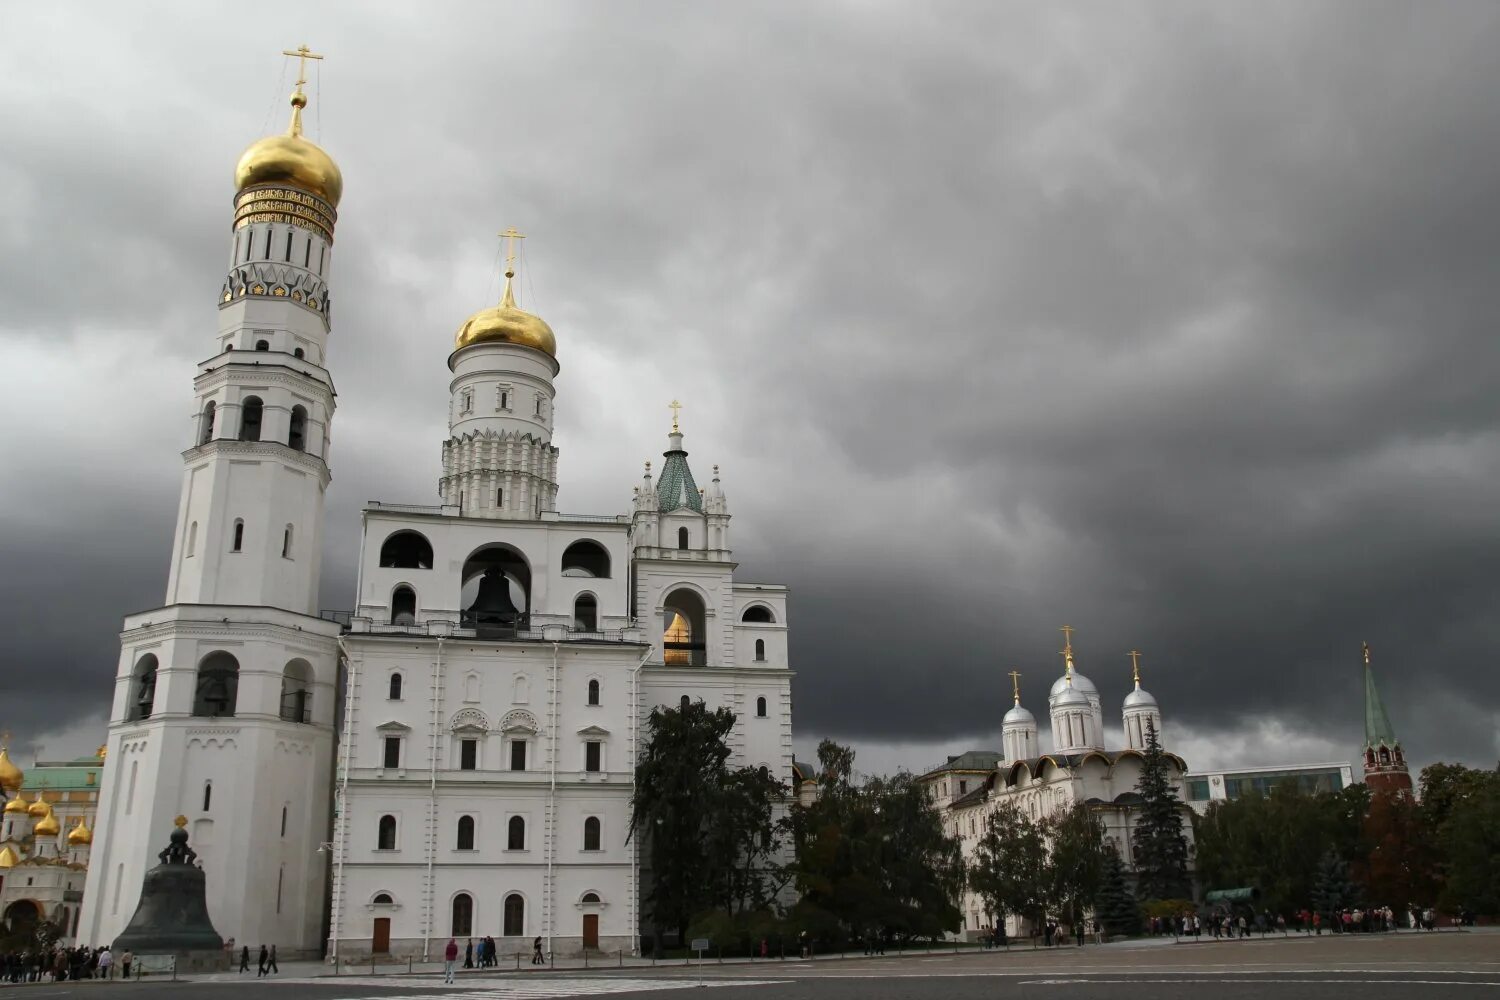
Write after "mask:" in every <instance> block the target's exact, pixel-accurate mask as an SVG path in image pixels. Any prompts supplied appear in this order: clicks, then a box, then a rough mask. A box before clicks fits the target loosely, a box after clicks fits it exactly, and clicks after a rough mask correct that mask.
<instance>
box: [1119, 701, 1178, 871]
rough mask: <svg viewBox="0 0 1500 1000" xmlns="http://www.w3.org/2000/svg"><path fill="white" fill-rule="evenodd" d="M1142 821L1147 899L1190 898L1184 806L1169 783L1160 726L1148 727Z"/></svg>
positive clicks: (1139, 850)
mask: <svg viewBox="0 0 1500 1000" xmlns="http://www.w3.org/2000/svg"><path fill="white" fill-rule="evenodd" d="M1136 791H1137V792H1139V793H1140V796H1141V820H1140V823H1139V824H1138V825H1137V826H1136V828H1135V834H1134V837H1133V841H1132V842H1133V844H1134V847H1135V871H1136V885H1137V887H1138V890H1139V893H1140V895H1141V897H1142V898H1144V899H1185V898H1187V897H1188V896H1189V895H1190V889H1189V886H1188V877H1187V856H1188V847H1187V837H1186V836H1184V835H1183V832H1182V803H1181V802H1180V801H1179V800H1178V798H1177V790H1176V789H1174V788H1173V787H1172V785H1171V782H1169V781H1168V780H1167V755H1166V754H1165V753H1163V752H1162V748H1161V740H1160V739H1158V738H1157V735H1156V727H1155V726H1154V725H1151V724H1150V723H1149V722H1148V723H1147V726H1146V753H1145V759H1144V760H1143V761H1142V762H1141V779H1140V782H1139V784H1137V785H1136Z"/></svg>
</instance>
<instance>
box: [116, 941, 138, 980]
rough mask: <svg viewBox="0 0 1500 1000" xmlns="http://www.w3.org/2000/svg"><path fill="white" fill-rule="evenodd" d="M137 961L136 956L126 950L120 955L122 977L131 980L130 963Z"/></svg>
mask: <svg viewBox="0 0 1500 1000" xmlns="http://www.w3.org/2000/svg"><path fill="white" fill-rule="evenodd" d="M134 961H135V956H134V955H132V954H131V953H130V949H129V948H126V949H125V950H124V951H123V952H121V953H120V975H121V976H123V977H124V978H126V979H129V978H130V963H131V962H134Z"/></svg>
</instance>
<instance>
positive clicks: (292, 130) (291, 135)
mask: <svg viewBox="0 0 1500 1000" xmlns="http://www.w3.org/2000/svg"><path fill="white" fill-rule="evenodd" d="M284 54H285V55H289V56H295V57H297V60H298V71H297V84H296V88H295V89H294V90H293V91H292V96H291V105H292V117H291V122H290V123H289V124H288V125H287V130H286V131H285V132H283V133H282V134H280V135H271V136H267V137H266V138H264V139H260V140H258V141H256V142H253V143H251V144H250V148H249V149H246V150H245V152H244V153H242V154H241V155H240V159H239V162H238V163H237V164H236V165H235V168H234V233H235V241H234V250H233V260H232V262H231V265H230V267H231V273H230V275H229V278H228V279H227V280H226V282H225V285H224V288H223V290H222V293H221V306H223V305H228V304H230V303H231V302H234V301H235V300H237V299H240V298H245V297H265V298H286V299H290V300H291V301H293V302H295V303H297V304H298V305H300V306H303V307H305V308H307V309H308V310H310V311H312V312H315V313H320V314H323V315H324V316H325V318H326V313H327V309H328V296H327V290H326V285H325V283H324V280H323V279H324V278H325V276H326V274H327V268H328V264H329V260H328V256H329V250H330V249H331V248H332V246H333V230H334V224H335V223H336V222H337V220H338V204H339V199H340V198H341V197H343V194H344V175H343V174H342V173H341V172H340V171H339V167H338V164H337V163H334V162H333V157H331V156H329V155H328V154H327V153H326V152H324V150H323V148H322V147H321V146H319V145H318V144H317V143H315V142H313V141H312V140H311V139H309V138H307V136H306V135H305V134H303V128H302V114H303V111H304V109H306V108H307V106H308V97H307V93H306V92H305V91H304V90H303V87H304V86H305V85H306V84H307V63H308V60H314V61H315V62H316V61H317V60H320V59H322V58H323V57H322V56H321V55H317V54H315V53H313V52H311V51H309V49H308V47H307V46H306V45H303V46H301V47H300V48H298V49H295V50H287V51H286V52H285V53H284Z"/></svg>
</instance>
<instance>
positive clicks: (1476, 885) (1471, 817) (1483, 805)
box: [1423, 771, 1500, 916]
mask: <svg viewBox="0 0 1500 1000" xmlns="http://www.w3.org/2000/svg"><path fill="white" fill-rule="evenodd" d="M1423 777H1424V779H1425V777H1426V774H1425V772H1424V774H1423ZM1423 784H1424V788H1425V785H1426V782H1425V780H1424V783H1423ZM1463 784H1464V786H1465V787H1464V788H1463V790H1462V792H1461V793H1460V794H1458V795H1455V796H1454V798H1453V801H1452V803H1451V805H1450V806H1449V809H1448V814H1447V817H1446V818H1445V820H1444V822H1443V825H1442V827H1441V828H1440V829H1438V831H1437V838H1438V842H1439V844H1440V845H1441V848H1442V853H1443V855H1444V858H1445V860H1446V867H1447V881H1446V885H1445V886H1444V888H1443V893H1442V897H1441V899H1442V903H1443V905H1444V906H1445V907H1446V908H1448V909H1450V910H1470V911H1472V912H1474V913H1482V914H1486V915H1489V916H1495V915H1497V914H1500V773H1497V772H1494V771H1473V772H1470V774H1469V775H1468V776H1465V777H1464V779H1463Z"/></svg>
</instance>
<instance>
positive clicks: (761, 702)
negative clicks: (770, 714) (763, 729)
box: [755, 697, 766, 719]
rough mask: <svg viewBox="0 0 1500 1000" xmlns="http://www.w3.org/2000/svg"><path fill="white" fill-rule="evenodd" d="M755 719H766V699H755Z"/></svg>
mask: <svg viewBox="0 0 1500 1000" xmlns="http://www.w3.org/2000/svg"><path fill="white" fill-rule="evenodd" d="M755 717H756V718H757V719H764V718H765V717H766V699H765V698H763V697H762V698H757V699H755Z"/></svg>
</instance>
